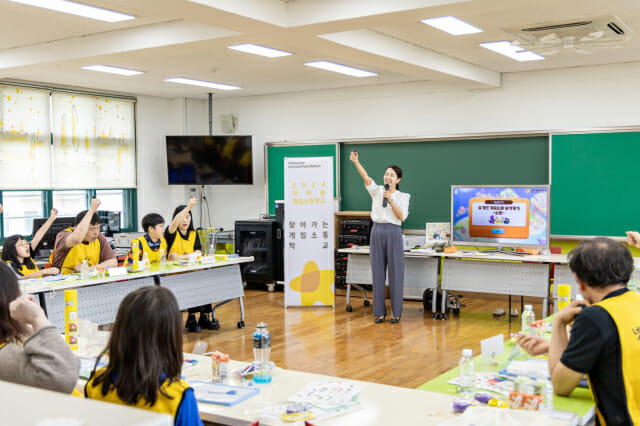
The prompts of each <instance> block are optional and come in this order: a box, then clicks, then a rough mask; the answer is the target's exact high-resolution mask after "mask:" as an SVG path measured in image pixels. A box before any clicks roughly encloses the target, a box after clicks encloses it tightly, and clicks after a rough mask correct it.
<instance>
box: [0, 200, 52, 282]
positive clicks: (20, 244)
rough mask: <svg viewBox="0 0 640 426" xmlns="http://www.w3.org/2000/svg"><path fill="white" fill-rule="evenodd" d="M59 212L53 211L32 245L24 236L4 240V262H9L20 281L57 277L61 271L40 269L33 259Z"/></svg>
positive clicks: (32, 240) (36, 234) (33, 239)
mask: <svg viewBox="0 0 640 426" xmlns="http://www.w3.org/2000/svg"><path fill="white" fill-rule="evenodd" d="M57 215H58V210H56V209H51V215H50V216H49V218H48V219H47V221H46V222H45V223H43V224H42V226H41V227H40V229H38V230H37V231H36V233H35V235H34V236H33V238H32V239H31V243H29V241H27V239H26V238H25V237H23V236H22V235H12V236H10V237H8V238H6V239H5V240H4V244H3V245H2V260H4V261H5V262H7V264H8V265H9V266H11V268H13V270H14V271H15V272H16V274H18V276H19V277H20V279H26V278H39V277H41V276H43V275H56V274H59V273H60V269H58V268H56V267H55V266H54V267H51V268H45V269H39V268H38V265H36V263H35V262H34V261H33V259H32V257H33V256H35V255H36V254H37V250H38V244H40V241H42V238H43V237H44V236H45V234H46V233H47V231H48V230H49V228H50V227H51V225H52V224H53V222H54V221H55V220H56V216H57Z"/></svg>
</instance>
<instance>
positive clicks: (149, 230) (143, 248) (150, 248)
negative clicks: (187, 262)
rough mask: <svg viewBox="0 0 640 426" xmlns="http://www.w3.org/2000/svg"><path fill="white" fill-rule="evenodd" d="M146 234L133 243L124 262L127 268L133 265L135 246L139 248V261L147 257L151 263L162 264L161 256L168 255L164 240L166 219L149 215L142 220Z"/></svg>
mask: <svg viewBox="0 0 640 426" xmlns="http://www.w3.org/2000/svg"><path fill="white" fill-rule="evenodd" d="M142 229H143V230H144V232H145V234H144V235H143V236H141V237H138V238H136V239H135V240H133V241H131V250H129V254H128V255H127V258H126V259H125V261H124V264H125V266H127V265H133V261H134V259H133V245H134V244H137V246H138V260H142V259H144V255H145V254H146V255H147V258H148V259H149V263H151V264H157V263H158V262H160V254H161V253H164V254H165V255H166V254H167V241H166V240H165V239H164V219H163V217H162V216H160V215H159V214H157V213H149V214H147V215H145V216H144V217H143V218H142Z"/></svg>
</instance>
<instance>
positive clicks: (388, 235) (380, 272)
mask: <svg viewBox="0 0 640 426" xmlns="http://www.w3.org/2000/svg"><path fill="white" fill-rule="evenodd" d="M350 160H351V161H352V162H353V164H355V166H356V169H358V173H360V176H361V177H362V180H363V181H364V185H365V187H366V188H367V191H369V194H370V195H371V220H373V229H372V230H371V241H370V249H369V250H370V253H369V257H370V258H371V272H372V275H373V316H374V320H373V322H375V323H376V324H379V323H381V322H383V321H384V319H385V317H386V316H387V310H386V306H385V301H384V293H385V291H384V287H385V281H386V276H387V267H388V268H389V293H390V294H391V313H392V317H391V322H392V323H394V324H395V323H398V322H400V316H401V315H402V296H403V295H402V293H403V289H404V245H403V241H402V230H401V229H400V224H402V221H403V220H405V219H406V218H407V215H408V214H409V198H411V195H409V194H407V193H405V192H400V191H399V186H398V183H399V182H400V181H401V180H402V170H401V169H400V167H398V166H389V167H387V170H386V171H385V172H384V177H383V182H384V187H383V186H379V185H376V183H375V182H374V181H373V179H371V178H370V177H369V175H368V174H367V171H366V170H365V169H364V167H362V164H360V161H358V153H357V152H355V151H352V152H351V156H350Z"/></svg>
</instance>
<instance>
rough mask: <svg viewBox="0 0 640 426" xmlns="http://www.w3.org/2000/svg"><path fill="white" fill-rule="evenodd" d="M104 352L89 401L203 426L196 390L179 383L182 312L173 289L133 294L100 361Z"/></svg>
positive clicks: (178, 425) (157, 288) (149, 289)
mask: <svg viewBox="0 0 640 426" xmlns="http://www.w3.org/2000/svg"><path fill="white" fill-rule="evenodd" d="M105 354H108V356H109V364H108V365H107V366H106V367H102V368H100V369H98V370H95V371H93V372H92V373H91V378H90V379H89V381H88V382H87V385H86V386H85V388H84V392H85V395H86V396H87V397H88V398H92V399H98V400H102V401H105V402H112V403H115V404H123V405H129V406H131V407H136V408H142V409H145V410H151V411H155V412H157V413H167V414H171V415H172V416H173V417H174V419H175V423H174V424H175V425H176V426H186V425H199V426H202V420H201V419H200V414H199V413H198V405H197V403H196V398H195V396H194V393H193V389H192V388H191V387H189V384H188V383H187V382H185V381H184V380H182V379H180V373H181V370H182V363H183V354H182V314H181V313H180V310H179V309H178V302H177V301H176V298H175V296H174V295H173V293H171V290H169V289H167V288H166V287H161V286H147V287H142V288H139V289H137V290H134V291H132V292H131V293H129V294H128V295H127V296H126V297H125V298H124V299H123V300H122V303H120V307H119V308H118V313H117V314H116V321H115V323H114V324H113V329H112V331H111V337H110V338H109V343H108V344H107V347H106V348H105V349H104V350H103V351H102V353H101V354H100V356H99V357H98V359H100V358H102V356H104V355H105ZM96 364H97V363H96Z"/></svg>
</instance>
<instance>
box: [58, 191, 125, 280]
mask: <svg viewBox="0 0 640 426" xmlns="http://www.w3.org/2000/svg"><path fill="white" fill-rule="evenodd" d="M99 206H100V200H99V199H97V198H94V199H92V200H91V206H90V207H89V210H85V211H82V212H80V213H78V215H77V216H76V220H75V226H74V227H72V228H68V229H65V230H63V231H60V232H58V235H57V236H56V244H55V246H54V248H53V253H52V254H51V257H50V259H51V261H50V263H51V264H52V265H53V266H55V267H56V268H60V272H61V273H62V274H71V273H73V272H80V267H81V266H82V261H83V260H86V261H87V264H88V265H89V270H94V269H95V267H96V266H101V267H103V268H112V267H115V266H118V260H117V259H116V255H115V253H114V252H113V250H112V249H111V246H110V245H109V242H108V241H107V238H106V237H105V236H104V235H102V233H101V232H100V217H99V216H98V213H97V211H98V207H99Z"/></svg>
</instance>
